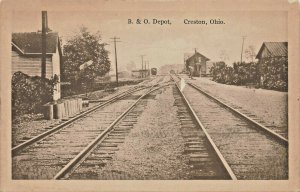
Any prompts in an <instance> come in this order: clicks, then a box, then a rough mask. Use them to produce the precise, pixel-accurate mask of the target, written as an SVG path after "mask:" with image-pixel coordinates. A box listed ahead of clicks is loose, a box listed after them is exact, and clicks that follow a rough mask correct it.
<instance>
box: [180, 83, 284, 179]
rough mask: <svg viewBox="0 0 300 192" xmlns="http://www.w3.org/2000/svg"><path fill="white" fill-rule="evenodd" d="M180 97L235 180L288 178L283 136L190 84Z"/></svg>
mask: <svg viewBox="0 0 300 192" xmlns="http://www.w3.org/2000/svg"><path fill="white" fill-rule="evenodd" d="M174 81H176V82H177V83H178V82H179V81H180V80H178V79H177V80H175V79H174ZM182 94H183V95H185V96H186V99H187V101H188V102H189V103H190V105H191V107H193V109H194V112H195V114H196V116H197V117H198V118H199V121H201V124H202V127H204V129H205V130H207V133H208V134H209V135H210V136H211V139H212V140H213V141H214V143H215V145H216V147H217V148H218V149H219V151H220V153H221V154H222V155H223V157H224V159H226V161H227V162H228V165H229V166H230V168H231V169H232V171H233V172H234V174H235V175H236V177H237V178H238V179H287V178H288V141H287V140H286V139H285V138H284V137H282V136H281V135H279V134H277V133H275V132H273V131H271V130H268V129H267V128H266V127H264V126H262V125H261V124H259V123H257V122H255V121H254V120H253V119H251V118H249V117H247V116H246V115H245V114H242V113H241V112H238V113H237V112H236V110H234V109H233V108H232V107H230V106H228V105H226V104H224V103H221V102H220V101H219V100H217V99H216V98H214V97H213V96H211V95H209V94H208V93H205V92H204V91H202V90H200V89H199V88H198V87H196V86H195V85H193V84H187V85H186V86H185V88H184V90H183V92H182Z"/></svg>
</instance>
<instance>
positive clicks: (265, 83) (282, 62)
mask: <svg viewBox="0 0 300 192" xmlns="http://www.w3.org/2000/svg"><path fill="white" fill-rule="evenodd" d="M210 73H211V75H212V80H213V81H216V82H218V83H223V84H230V85H248V84H252V85H255V87H256V88H258V87H261V88H265V89H272V90H278V91H287V89H288V60H287V58H285V57H281V58H266V59H263V60H261V61H260V63H255V62H250V63H233V67H230V66H227V65H226V64H225V63H224V62H217V63H215V64H214V65H213V66H212V67H211V69H210ZM260 74H261V75H260ZM261 76H262V82H260V77H261Z"/></svg>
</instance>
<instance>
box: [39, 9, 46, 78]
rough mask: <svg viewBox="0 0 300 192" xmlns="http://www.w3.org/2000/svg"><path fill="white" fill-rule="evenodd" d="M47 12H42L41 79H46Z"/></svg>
mask: <svg viewBox="0 0 300 192" xmlns="http://www.w3.org/2000/svg"><path fill="white" fill-rule="evenodd" d="M47 25H48V21H47V11H42V66H41V77H42V78H46V50H47V45H46V44H47V42H46V32H47V30H48V26H47Z"/></svg>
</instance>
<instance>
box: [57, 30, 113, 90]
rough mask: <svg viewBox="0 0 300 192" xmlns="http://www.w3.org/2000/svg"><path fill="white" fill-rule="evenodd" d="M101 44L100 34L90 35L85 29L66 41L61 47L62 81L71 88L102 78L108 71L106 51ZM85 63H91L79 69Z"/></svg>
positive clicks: (103, 44)
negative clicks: (98, 77)
mask: <svg viewBox="0 0 300 192" xmlns="http://www.w3.org/2000/svg"><path fill="white" fill-rule="evenodd" d="M105 45H106V44H105V43H103V42H102V39H101V35H100V32H96V33H94V34H93V33H91V32H89V31H88V29H87V28H86V27H81V28H80V30H79V32H78V33H77V34H75V35H74V36H73V37H71V38H70V39H68V40H67V42H66V44H65V45H64V47H63V50H64V52H63V53H64V55H63V60H64V65H63V81H68V82H71V84H72V85H73V87H78V85H84V86H87V85H90V84H91V83H93V82H94V80H95V78H96V77H97V76H104V75H105V74H106V73H107V72H109V70H110V60H109V58H108V51H107V50H106V49H105ZM85 63H91V64H90V65H86V66H84V67H81V68H80V66H82V65H84V64H85Z"/></svg>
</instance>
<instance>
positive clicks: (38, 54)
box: [11, 42, 54, 55]
mask: <svg viewBox="0 0 300 192" xmlns="http://www.w3.org/2000/svg"><path fill="white" fill-rule="evenodd" d="M11 44H12V45H13V46H14V47H15V48H17V49H18V50H19V51H20V52H21V53H22V54H23V55H42V53H25V52H24V51H23V50H22V49H20V47H18V46H17V45H16V44H15V43H14V42H11ZM46 54H47V55H53V54H54V53H46Z"/></svg>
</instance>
